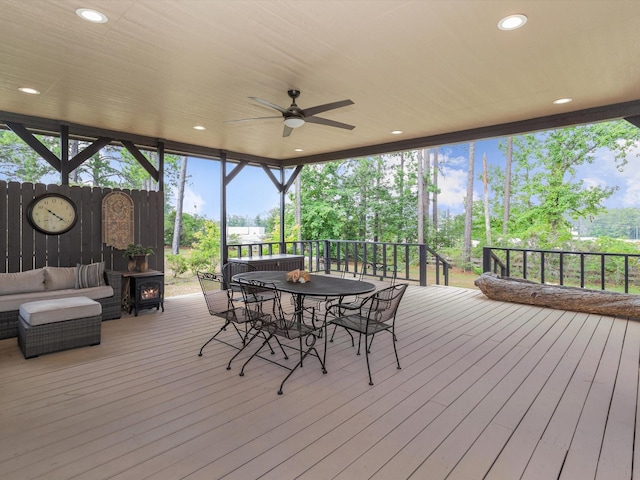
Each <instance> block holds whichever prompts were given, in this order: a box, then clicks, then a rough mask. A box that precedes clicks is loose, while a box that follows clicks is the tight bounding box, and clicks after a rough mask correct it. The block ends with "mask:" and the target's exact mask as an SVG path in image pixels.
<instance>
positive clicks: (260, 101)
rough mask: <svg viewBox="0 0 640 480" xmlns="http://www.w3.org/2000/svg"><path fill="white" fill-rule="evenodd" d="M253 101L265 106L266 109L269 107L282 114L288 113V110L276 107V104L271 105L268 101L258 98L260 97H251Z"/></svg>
mask: <svg viewBox="0 0 640 480" xmlns="http://www.w3.org/2000/svg"><path fill="white" fill-rule="evenodd" d="M249 98H250V99H251V100H255V101H256V102H258V103H261V104H262V105H264V106H265V107H269V108H273V109H274V110H277V111H279V112H281V113H286V112H287V109H286V108H282V107H281V106H279V105H276V104H275V103H271V102H269V101H267V100H263V99H262V98H258V97H249Z"/></svg>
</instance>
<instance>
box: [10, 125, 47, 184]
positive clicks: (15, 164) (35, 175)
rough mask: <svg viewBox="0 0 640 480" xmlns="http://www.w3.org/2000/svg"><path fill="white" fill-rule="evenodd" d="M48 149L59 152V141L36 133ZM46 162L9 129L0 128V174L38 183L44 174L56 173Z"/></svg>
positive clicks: (11, 179) (16, 179) (20, 180)
mask: <svg viewBox="0 0 640 480" xmlns="http://www.w3.org/2000/svg"><path fill="white" fill-rule="evenodd" d="M36 138H37V139H38V140H40V142H41V143H42V144H44V145H45V146H46V147H47V148H49V150H51V151H53V152H54V153H55V152H56V149H57V151H58V152H59V143H58V142H56V141H55V139H54V138H52V137H48V136H43V135H36ZM56 173H57V172H56V170H55V169H54V168H53V167H52V166H51V165H49V163H48V162H46V161H45V160H43V159H42V158H40V156H39V155H38V154H37V153H36V152H35V151H34V150H32V149H31V147H30V146H28V145H27V144H26V143H24V142H23V141H22V139H21V138H20V137H18V136H17V135H16V134H15V133H13V132H11V131H9V130H0V176H2V177H5V178H6V179H7V180H10V181H18V182H30V183H38V182H42V179H43V178H44V177H45V176H46V175H51V174H56Z"/></svg>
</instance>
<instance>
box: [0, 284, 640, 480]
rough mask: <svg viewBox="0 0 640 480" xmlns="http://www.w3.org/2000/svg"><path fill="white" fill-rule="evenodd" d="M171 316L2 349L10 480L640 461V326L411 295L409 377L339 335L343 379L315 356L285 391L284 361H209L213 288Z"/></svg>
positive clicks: (415, 471)
mask: <svg viewBox="0 0 640 480" xmlns="http://www.w3.org/2000/svg"><path fill="white" fill-rule="evenodd" d="M165 310H166V311H165V313H156V311H155V310H153V311H144V312H142V313H141V314H140V315H139V316H138V317H133V316H125V317H123V318H122V319H120V320H113V321H108V322H104V323H103V328H102V344H101V345H99V346H94V347H87V348H81V349H76V350H71V351H66V352H59V353H55V354H50V355H44V356H42V357H39V358H35V359H31V360H24V359H23V358H22V355H21V353H20V351H19V349H18V347H17V342H16V339H8V340H2V341H0V425H1V427H0V428H1V435H0V478H2V479H3V480H13V479H46V480H56V479H72V478H73V479H91V480H96V479H120V480H123V479H131V480H141V479H146V478H152V479H168V480H176V479H183V478H188V479H207V480H210V479H218V478H225V479H242V480H247V479H257V478H264V479H278V480H283V479H285V480H286V479H293V478H302V479H312V480H315V479H334V478H336V479H346V480H353V479H365V478H367V479H368V478H375V479H385V480H387V479H388V480H396V479H406V478H414V479H428V480H433V479H435V480H437V479H445V478H446V479H465V480H469V479H476V478H487V479H509V480H510V479H519V478H523V479H544V480H547V479H556V478H562V479H565V478H566V479H580V480H583V479H587V478H601V479H607V480H611V479H618V478H620V479H629V478H632V475H633V473H634V472H633V465H634V464H635V465H640V461H639V459H638V457H637V456H638V454H639V453H640V449H634V446H635V442H636V440H635V439H636V438H640V435H636V418H637V415H638V401H637V399H638V366H639V360H640V359H639V357H640V323H638V322H635V321H627V320H625V319H615V318H611V317H605V316H599V315H587V314H581V313H575V312H566V311H561V310H551V309H545V308H538V307H530V306H524V305H517V304H510V303H501V302H497V301H492V300H489V299H487V298H486V297H484V296H483V295H482V294H481V293H480V292H479V291H476V290H466V289H459V288H453V287H435V286H434V287H427V288H421V287H416V286H411V287H409V289H408V291H407V293H406V295H405V298H404V299H403V303H402V304H401V306H400V311H399V320H398V347H399V353H400V361H401V364H402V370H397V369H396V366H395V359H394V356H393V349H392V346H391V342H390V341H389V338H390V337H386V338H383V337H381V338H379V339H378V338H376V342H375V343H374V348H373V351H372V355H371V357H372V369H373V377H374V382H375V386H373V387H370V386H369V385H368V381H367V371H366V364H365V359H364V356H360V357H358V356H356V355H355V351H354V350H353V349H352V348H351V345H350V343H349V341H348V337H347V335H346V333H344V332H342V333H339V334H338V335H337V340H336V343H334V344H330V345H329V352H328V365H327V368H328V370H329V373H328V374H327V375H323V374H322V372H321V370H320V368H319V366H318V363H317V361H315V359H310V360H309V361H308V362H306V363H305V367H304V368H303V369H301V370H298V371H297V372H295V374H294V375H293V377H292V378H291V379H290V380H289V381H288V382H287V384H286V385H285V392H284V395H282V396H278V395H277V394H276V391H277V389H278V386H279V383H280V381H281V380H282V378H284V375H285V374H286V373H287V372H286V371H285V370H284V369H282V368H280V367H278V366H276V365H273V364H271V363H269V362H266V361H263V360H260V359H254V361H253V362H252V363H251V364H249V368H248V371H247V374H246V375H245V376H244V377H240V376H239V375H238V372H239V369H240V366H241V362H236V363H235V364H234V365H233V368H232V370H231V371H227V370H226V368H225V366H226V362H227V361H228V359H229V358H230V357H231V355H232V354H233V353H234V351H233V350H232V349H231V348H230V347H228V346H226V345H223V344H221V343H219V342H213V343H212V344H211V345H210V346H209V347H208V348H207V349H206V350H205V354H204V356H203V357H198V356H197V352H198V349H199V348H200V346H201V344H202V343H204V342H205V341H206V340H207V339H208V338H209V336H210V335H211V334H212V332H213V331H214V329H217V328H218V327H219V325H221V323H220V320H218V319H216V318H214V317H211V316H210V315H209V314H208V312H207V310H206V307H205V304H204V300H203V298H202V296H201V295H188V296H183V297H173V298H168V299H166V301H165ZM228 335H229V336H231V335H232V332H228ZM634 460H635V461H634ZM636 476H638V475H636Z"/></svg>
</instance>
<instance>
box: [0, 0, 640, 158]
mask: <svg viewBox="0 0 640 480" xmlns="http://www.w3.org/2000/svg"><path fill="white" fill-rule="evenodd" d="M78 7H86V8H94V9H97V10H99V11H101V12H102V13H104V14H105V15H106V16H107V17H108V19H109V20H108V22H107V23H104V24H91V23H89V22H86V21H84V20H82V19H80V18H79V17H78V16H77V15H76V13H75V10H76V8H78ZM0 12H1V14H0V39H1V41H0V65H1V68H0V123H2V122H6V121H21V122H22V123H24V124H26V125H27V126H29V127H31V128H34V129H36V130H37V129H40V130H46V129H47V127H48V126H51V125H55V124H58V123H63V124H67V125H70V126H71V127H70V130H71V133H75V134H84V135H87V136H91V134H92V133H94V134H95V135H99V134H101V133H103V132H105V131H110V132H124V133H122V134H121V135H122V136H124V137H125V138H132V139H134V140H135V141H136V143H137V144H139V145H141V146H144V144H145V143H149V144H153V141H154V140H155V139H162V140H163V141H165V142H166V145H167V151H181V150H182V151H185V152H186V153H193V154H200V155H202V156H215V155H216V154H217V153H219V152H221V151H225V152H227V155H228V157H229V159H248V160H251V161H257V162H259V163H268V164H270V165H285V166H286V165H294V164H301V163H308V162H312V161H324V160H331V159H337V158H345V157H355V156H361V155H366V154H374V153H382V152H388V151H397V150H402V149H409V148H419V147H421V146H432V145H438V144H446V143H455V142H462V141H467V140H471V139H474V138H487V137H491V136H501V135H506V134H513V133H521V132H525V131H533V130H540V129H545V128H550V127H556V126H562V125H567V124H575V123H583V122H591V121H598V120H603V119H610V118H619V117H635V116H638V115H640V101H639V99H640V35H639V34H638V31H639V30H638V19H640V1H618V0H605V1H596V0H594V1H568V0H563V1H551V0H550V1H542V0H534V1H502V0H499V1H478V0H469V1H465V0H458V1H451V0H444V1H435V0H432V1H405V0H392V1H360V0H356V1H350V0H339V1H327V0H318V1H315V0H307V1H243V0H234V1H231V0H228V1H205V0H175V1H169V0H102V1H100V0H87V1H85V2H82V3H79V2H78V1H77V0H71V1H69V0H50V1H45V0H29V1H25V0H0ZM514 13H522V14H525V15H526V16H527V17H528V22H527V23H526V25H525V26H524V27H523V28H521V29H518V30H515V31H501V30H499V29H498V28H497V23H498V20H499V19H500V18H502V17H504V16H506V15H508V14H514ZM23 86H28V87H33V88H36V89H38V90H40V92H41V94H40V95H26V94H24V93H21V92H19V91H18V88H19V87H23ZM291 88H295V89H299V90H301V92H302V94H301V96H300V97H299V99H298V101H297V103H298V105H299V106H300V107H301V108H303V109H304V108H305V107H310V106H314V105H318V104H324V103H329V102H334V101H338V100H343V99H351V100H353V102H354V105H350V106H347V107H343V108H340V109H337V110H333V111H330V112H326V113H324V114H321V115H319V116H321V117H324V118H328V119H331V120H335V121H338V122H343V123H347V124H352V125H355V127H356V128H355V129H354V130H351V131H349V130H342V129H338V128H331V127H327V126H324V125H316V124H306V125H304V126H302V127H301V128H298V129H296V130H294V131H293V133H292V134H291V135H290V136H289V137H286V138H283V136H282V132H283V121H282V119H281V118H276V119H270V120H260V121H258V120H256V121H248V122H238V123H225V122H226V121H229V120H237V119H243V118H251V117H262V116H270V115H274V114H275V115H278V113H277V112H276V111H275V110H272V109H270V108H268V107H266V106H264V105H261V104H260V103H258V102H256V101H253V100H251V99H250V98H249V97H252V96H253V97H259V98H262V99H265V100H268V101H270V102H272V103H274V104H277V105H280V106H282V107H285V108H286V107H288V106H289V104H290V99H289V98H288V96H287V90H288V89H291ZM561 97H571V98H573V102H571V103H568V104H564V105H554V104H553V103H552V102H553V100H555V99H558V98H561ZM195 125H202V126H204V127H206V130H204V131H197V130H194V129H193V126H195ZM392 130H402V131H403V133H402V134H400V135H391V134H390V132H391V131H392ZM296 149H302V150H303V151H302V152H298V151H296Z"/></svg>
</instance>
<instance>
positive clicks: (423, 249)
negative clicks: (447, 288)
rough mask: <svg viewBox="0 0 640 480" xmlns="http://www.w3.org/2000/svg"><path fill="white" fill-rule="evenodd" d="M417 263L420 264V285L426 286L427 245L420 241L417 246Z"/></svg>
mask: <svg viewBox="0 0 640 480" xmlns="http://www.w3.org/2000/svg"><path fill="white" fill-rule="evenodd" d="M418 263H419V264H420V286H421V287H426V286H427V246H426V245H425V244H424V243H421V244H420V245H419V246H418ZM436 268H437V266H436Z"/></svg>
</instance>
